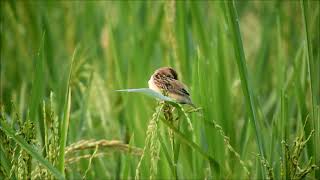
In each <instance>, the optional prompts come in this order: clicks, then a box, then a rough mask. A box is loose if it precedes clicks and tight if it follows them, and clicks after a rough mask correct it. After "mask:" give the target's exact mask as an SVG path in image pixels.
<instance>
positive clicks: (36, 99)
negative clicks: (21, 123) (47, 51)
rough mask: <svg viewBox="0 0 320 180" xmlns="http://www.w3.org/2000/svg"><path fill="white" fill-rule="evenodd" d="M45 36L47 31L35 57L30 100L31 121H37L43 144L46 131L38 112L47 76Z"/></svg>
mask: <svg viewBox="0 0 320 180" xmlns="http://www.w3.org/2000/svg"><path fill="white" fill-rule="evenodd" d="M44 37H45V33H44V34H43V36H42V41H41V44H40V48H39V50H38V53H37V55H36V57H35V73H34V76H33V84H32V91H31V100H30V103H31V104H30V114H29V115H30V119H31V121H33V122H35V124H36V125H37V127H38V128H39V130H40V131H39V132H40V137H41V142H42V145H44V144H45V142H44V141H45V132H44V122H43V121H42V119H41V118H39V119H38V121H36V119H37V112H38V108H39V104H40V102H41V100H42V98H43V93H44V87H45V82H44V77H45V73H44V72H45V70H44V54H43V53H44V52H43V51H44V49H43V48H44V47H43V46H44Z"/></svg>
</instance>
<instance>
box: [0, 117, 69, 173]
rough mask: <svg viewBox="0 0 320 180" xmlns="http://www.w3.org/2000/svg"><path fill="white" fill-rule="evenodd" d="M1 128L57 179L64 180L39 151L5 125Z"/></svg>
mask: <svg viewBox="0 0 320 180" xmlns="http://www.w3.org/2000/svg"><path fill="white" fill-rule="evenodd" d="M0 128H1V129H2V130H3V131H4V132H5V133H6V134H7V136H9V137H11V138H12V139H13V140H14V141H15V142H16V143H17V144H19V145H20V146H21V148H23V149H24V150H25V151H27V152H28V153H29V154H30V155H31V156H32V157H33V158H34V159H36V160H37V161H39V162H40V163H41V164H42V165H43V166H45V167H46V168H47V169H48V170H49V171H50V172H51V173H52V174H53V175H54V176H55V177H56V178H57V179H64V177H63V175H62V174H61V173H60V172H59V171H58V170H57V169H56V168H55V167H54V166H53V165H52V164H50V163H49V162H48V161H47V160H46V159H45V158H44V157H43V156H41V155H40V154H39V153H38V152H37V150H35V149H34V148H33V147H32V146H30V145H29V144H28V143H27V142H25V140H24V139H22V138H21V137H20V136H16V135H15V133H14V132H13V131H12V130H11V129H10V128H9V127H8V126H7V125H6V124H5V123H1V126H0Z"/></svg>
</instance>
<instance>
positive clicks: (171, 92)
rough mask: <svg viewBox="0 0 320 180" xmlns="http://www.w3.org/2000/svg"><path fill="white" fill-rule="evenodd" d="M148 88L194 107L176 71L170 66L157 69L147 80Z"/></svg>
mask: <svg viewBox="0 0 320 180" xmlns="http://www.w3.org/2000/svg"><path fill="white" fill-rule="evenodd" d="M148 84H149V88H150V89H152V90H154V91H156V92H158V93H161V94H164V95H166V96H168V97H170V98H172V99H174V100H176V101H177V102H178V103H180V104H189V105H191V106H193V107H194V104H193V103H192V101H191V99H190V94H189V92H188V91H187V90H186V86H185V85H184V84H183V83H182V82H180V81H179V80H178V74H177V72H176V71H175V70H174V69H173V68H171V67H162V68H159V69H157V70H156V71H155V72H154V73H153V75H152V76H151V78H150V80H149V81H148Z"/></svg>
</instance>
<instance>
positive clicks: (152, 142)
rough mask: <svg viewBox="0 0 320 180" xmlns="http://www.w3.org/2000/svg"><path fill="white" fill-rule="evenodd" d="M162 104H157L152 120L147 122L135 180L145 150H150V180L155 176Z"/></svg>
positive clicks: (138, 174) (136, 176)
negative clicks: (145, 135)
mask: <svg viewBox="0 0 320 180" xmlns="http://www.w3.org/2000/svg"><path fill="white" fill-rule="evenodd" d="M163 106H164V103H163V102H162V103H159V104H158V106H157V107H156V110H155V112H154V113H153V115H152V119H151V120H150V122H149V125H148V129H147V133H146V134H147V137H146V139H145V146H144V148H143V152H142V155H141V157H140V160H139V162H138V165H137V168H136V172H135V179H136V180H137V179H140V167H141V163H142V161H143V158H144V156H145V153H146V151H147V150H150V155H151V161H150V163H151V166H150V177H149V178H150V179H154V178H155V176H156V174H157V162H158V160H159V150H160V144H159V141H158V134H157V131H158V130H157V128H158V125H157V124H158V121H159V116H160V113H161V111H162V109H163Z"/></svg>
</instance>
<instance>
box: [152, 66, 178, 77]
mask: <svg viewBox="0 0 320 180" xmlns="http://www.w3.org/2000/svg"><path fill="white" fill-rule="evenodd" d="M155 74H159V75H160V76H165V77H168V78H171V79H175V80H178V74H177V72H176V71H175V70H174V69H173V68H171V67H162V68H159V69H157V70H156V72H155Z"/></svg>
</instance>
